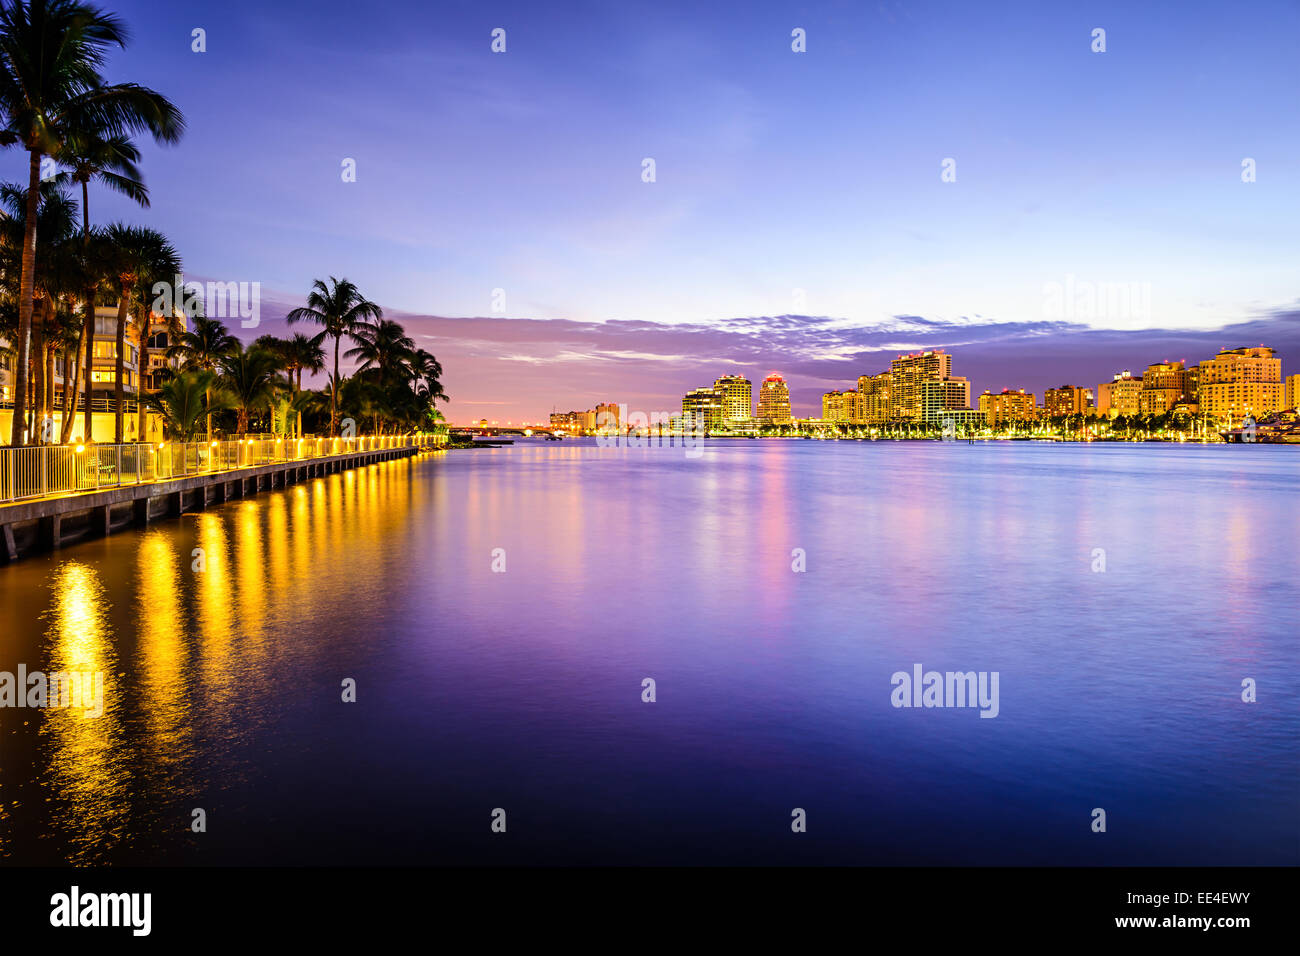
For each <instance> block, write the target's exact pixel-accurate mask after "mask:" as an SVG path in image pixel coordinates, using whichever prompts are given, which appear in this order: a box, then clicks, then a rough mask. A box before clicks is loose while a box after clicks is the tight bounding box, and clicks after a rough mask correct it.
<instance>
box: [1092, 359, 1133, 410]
mask: <svg viewBox="0 0 1300 956" xmlns="http://www.w3.org/2000/svg"><path fill="white" fill-rule="evenodd" d="M1141 395H1142V376H1141V375H1138V376H1136V377H1134V375H1133V373H1132V372H1130V371H1129V370H1128V369H1125V370H1124V371H1122V372H1116V373H1115V376H1114V378H1112V379H1111V380H1110V381H1109V382H1102V383H1101V384H1100V385H1098V386H1097V412H1098V414H1101V415H1109V416H1110V417H1111V418H1118V417H1119V416H1120V415H1124V416H1125V417H1127V416H1129V415H1136V414H1138V411H1139V410H1140V409H1141V407H1142V400H1141Z"/></svg>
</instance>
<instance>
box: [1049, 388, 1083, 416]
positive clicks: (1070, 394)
mask: <svg viewBox="0 0 1300 956" xmlns="http://www.w3.org/2000/svg"><path fill="white" fill-rule="evenodd" d="M1094 410H1095V409H1094V406H1093V402H1092V389H1090V388H1082V387H1081V386H1077V385H1062V386H1061V387H1060V388H1049V389H1048V390H1047V391H1046V392H1044V393H1043V413H1044V414H1045V415H1047V417H1048V418H1056V417H1057V416H1060V415H1086V414H1088V412H1091V411H1094Z"/></svg>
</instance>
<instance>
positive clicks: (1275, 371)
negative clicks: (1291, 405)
mask: <svg viewBox="0 0 1300 956" xmlns="http://www.w3.org/2000/svg"><path fill="white" fill-rule="evenodd" d="M1276 354H1277V353H1276V352H1275V351H1274V350H1273V349H1271V348H1268V347H1267V346H1264V345H1260V346H1257V347H1255V348H1236V349H1224V350H1223V351H1222V352H1220V353H1219V354H1218V355H1216V356H1215V357H1214V358H1212V359H1207V360H1206V361H1204V362H1202V363H1201V366H1200V386H1199V392H1200V410H1201V411H1202V412H1204V413H1205V414H1206V415H1209V416H1210V417H1211V418H1213V419H1215V420H1227V421H1229V422H1230V423H1231V424H1234V425H1236V424H1240V423H1241V421H1242V420H1243V419H1244V418H1245V417H1246V416H1247V415H1252V416H1254V417H1255V418H1259V417H1260V416H1261V415H1267V414H1268V413H1269V412H1275V411H1279V410H1280V409H1281V407H1282V399H1283V394H1282V360H1281V359H1279V358H1277V357H1276Z"/></svg>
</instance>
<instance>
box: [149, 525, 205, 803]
mask: <svg viewBox="0 0 1300 956" xmlns="http://www.w3.org/2000/svg"><path fill="white" fill-rule="evenodd" d="M172 541H173V535H172V534H170V533H168V532H164V531H161V530H157V531H150V532H148V533H147V534H145V535H144V537H143V538H142V539H141V541H140V548H139V551H138V552H137V554H136V566H137V582H138V583H137V595H136V619H137V620H138V621H139V633H140V643H139V657H140V683H141V690H142V692H143V693H142V697H143V701H144V707H143V711H144V724H145V729H146V732H147V739H146V740H145V741H144V742H143V743H144V746H145V747H146V748H147V749H148V752H149V753H148V757H149V759H148V763H147V765H148V766H149V767H150V768H151V771H152V772H153V773H158V774H161V775H164V776H165V777H172V776H174V771H175V768H176V767H177V766H178V765H180V764H181V762H182V761H183V760H184V759H185V758H187V757H188V756H189V755H190V752H191V738H192V734H191V728H190V721H189V709H190V702H189V698H188V696H187V694H186V686H187V684H188V680H187V674H186V670H187V666H186V663H187V662H186V660H185V645H184V642H183V638H184V634H185V631H186V628H185V618H184V612H183V610H182V607H181V593H182V583H181V567H182V561H183V560H184V563H185V566H186V567H188V566H189V565H190V559H189V558H188V557H187V558H185V559H182V557H181V555H179V554H178V553H177V552H176V549H175V548H174V547H173V546H172Z"/></svg>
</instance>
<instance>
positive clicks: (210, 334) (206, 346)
mask: <svg viewBox="0 0 1300 956" xmlns="http://www.w3.org/2000/svg"><path fill="white" fill-rule="evenodd" d="M238 347H239V341H238V340H237V339H236V338H235V337H234V336H233V335H231V334H230V332H229V331H228V330H227V329H226V326H225V323H223V322H222V321H221V320H220V319H209V318H207V317H205V316H202V315H196V316H195V317H194V319H193V325H192V327H191V328H190V329H189V330H188V331H187V332H186V333H185V334H184V335H182V336H180V338H178V339H177V340H176V342H175V343H174V344H172V345H171V346H170V347H168V349H167V357H168V358H176V359H180V361H181V367H182V368H183V369H186V370H198V371H204V372H213V373H215V372H216V371H217V369H218V368H219V367H220V365H221V360H222V359H223V358H225V357H226V356H227V355H229V354H230V353H231V352H232V351H234V350H235V349H236V348H238ZM211 403H212V395H211V386H209V394H208V404H211ZM208 438H209V439H211V438H212V415H211V414H209V415H208Z"/></svg>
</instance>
